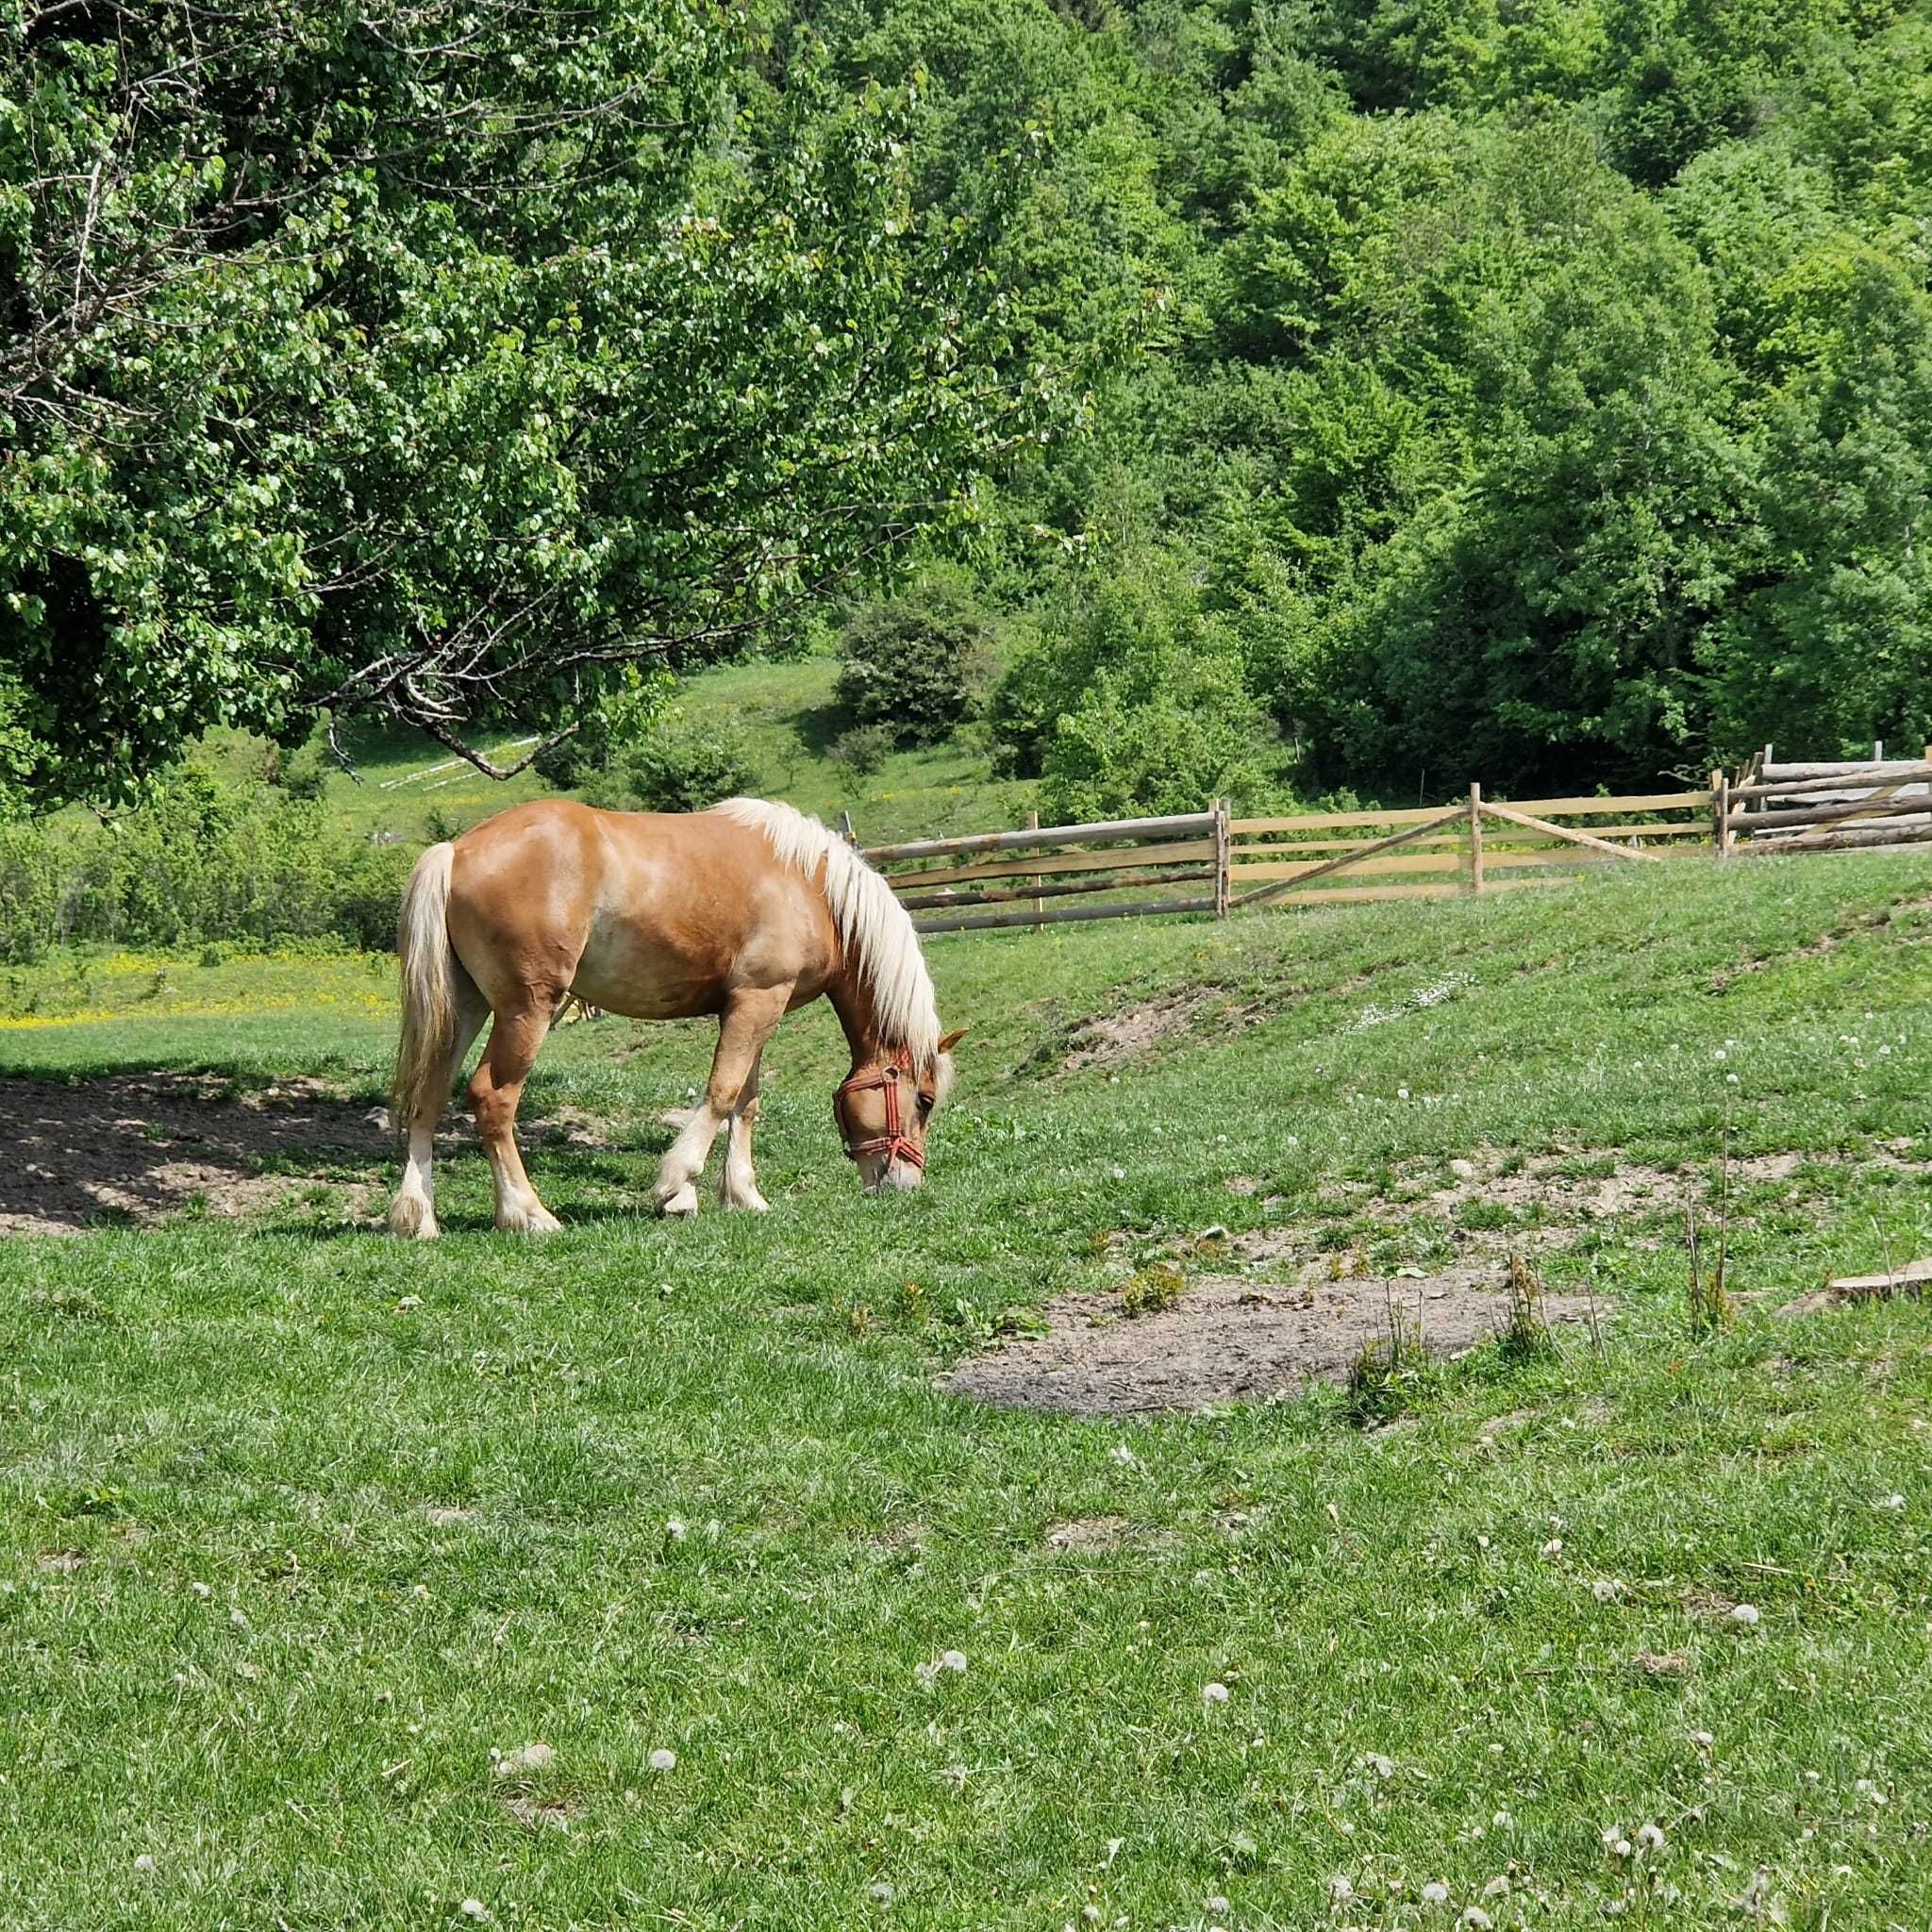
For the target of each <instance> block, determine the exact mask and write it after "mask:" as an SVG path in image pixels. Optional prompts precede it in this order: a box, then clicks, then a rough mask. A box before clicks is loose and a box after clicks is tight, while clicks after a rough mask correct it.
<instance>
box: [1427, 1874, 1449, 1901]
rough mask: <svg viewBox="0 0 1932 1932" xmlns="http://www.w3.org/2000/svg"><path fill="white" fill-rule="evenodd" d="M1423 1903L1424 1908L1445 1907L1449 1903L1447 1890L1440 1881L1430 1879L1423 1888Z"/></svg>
mask: <svg viewBox="0 0 1932 1932" xmlns="http://www.w3.org/2000/svg"><path fill="white" fill-rule="evenodd" d="M1423 1903H1424V1905H1425V1906H1446V1905H1447V1904H1448V1903H1449V1888H1448V1887H1447V1886H1446V1885H1444V1884H1443V1883H1442V1882H1441V1880H1440V1879H1437V1878H1432V1879H1430V1880H1429V1882H1428V1883H1427V1884H1426V1885H1425V1886H1424V1887H1423Z"/></svg>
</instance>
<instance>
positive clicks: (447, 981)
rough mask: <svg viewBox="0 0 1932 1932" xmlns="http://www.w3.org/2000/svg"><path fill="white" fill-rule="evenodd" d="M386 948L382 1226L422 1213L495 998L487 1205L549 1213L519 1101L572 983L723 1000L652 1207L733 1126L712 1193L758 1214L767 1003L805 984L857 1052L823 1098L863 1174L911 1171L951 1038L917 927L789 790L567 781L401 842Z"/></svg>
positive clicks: (424, 1230) (941, 1085)
mask: <svg viewBox="0 0 1932 1932" xmlns="http://www.w3.org/2000/svg"><path fill="white" fill-rule="evenodd" d="M396 946H397V951H398V952H400V953H401V955H402V960H403V1025H402V1039H401V1042H400V1044H399V1045H398V1047H397V1051H396V1078H395V1093H394V1099H393V1104H392V1106H391V1114H390V1117H391V1120H392V1121H393V1122H394V1124H395V1125H396V1128H397V1130H398V1132H400V1133H402V1134H404V1135H406V1136H407V1140H408V1158H407V1161H406V1164H405V1166H404V1169H403V1184H402V1186H401V1188H400V1189H399V1190H398V1191H397V1192H396V1197H395V1199H394V1201H393V1202H392V1203H391V1206H390V1210H389V1224H390V1226H391V1229H392V1230H393V1231H394V1232H395V1233H397V1234H400V1235H410V1236H415V1237H418V1238H420V1239H427V1238H428V1237H430V1236H432V1235H434V1234H435V1233H436V1232H437V1225H436V1210H435V1208H434V1207H433V1206H432V1205H431V1197H430V1173H429V1171H430V1154H431V1150H432V1147H433V1144H434V1136H435V1132H436V1124H437V1122H438V1121H439V1120H440V1119H441V1116H442V1112H443V1109H444V1108H446V1107H447V1106H448V1105H449V1096H450V1089H451V1088H452V1086H453V1085H454V1084H455V1082H456V1077H457V1075H458V1073H459V1072H460V1071H461V1070H462V1064H463V1060H464V1058H465V1056H466V1055H467V1054H468V1052H469V1049H470V1044H471V1042H472V1041H474V1040H475V1037H476V1035H477V1033H478V1032H479V1031H480V1030H481V1028H482V1025H483V1022H484V1020H485V1019H486V1018H488V1017H491V1016H492V1015H493V1016H494V1024H493V1025H492V1026H491V1032H490V1044H489V1047H488V1049H487V1051H486V1052H485V1053H484V1055H483V1058H482V1059H481V1061H480V1062H479V1063H478V1065H477V1068H476V1072H475V1076H474V1077H473V1078H472V1079H471V1081H470V1090H469V1091H470V1102H471V1105H472V1106H473V1107H474V1108H475V1114H476V1129H477V1133H478V1135H479V1137H480V1138H481V1140H482V1142H483V1148H484V1151H485V1153H487V1154H488V1155H489V1157H490V1168H491V1174H493V1175H494V1177H495V1181H496V1224H497V1226H498V1227H505V1228H515V1229H519V1230H521V1231H523V1232H525V1233H529V1234H536V1233H541V1232H546V1231H547V1230H549V1229H551V1228H554V1227H556V1226H557V1225H558V1223H557V1220H556V1218H555V1217H554V1216H553V1215H552V1214H551V1213H550V1211H549V1210H548V1209H547V1208H545V1207H544V1206H543V1204H542V1203H541V1201H539V1200H538V1198H537V1193H536V1190H535V1189H534V1188H532V1187H531V1186H530V1181H529V1176H528V1175H527V1174H525V1172H524V1163H523V1161H522V1159H521V1158H519V1157H518V1153H517V1142H516V1131H515V1128H516V1113H517V1102H518V1100H519V1098H520V1097H521V1096H522V1094H523V1091H524V1082H525V1080H526V1079H528V1077H529V1074H530V1068H531V1066H532V1065H533V1064H534V1062H535V1061H536V1058H537V1051H538V1049H539V1048H540V1047H541V1045H542V1044H543V1036H544V1035H545V1034H546V1033H547V1032H549V1030H550V1027H551V1025H552V1024H553V1023H554V1022H555V1020H556V1018H557V1015H558V1011H559V1010H560V1009H561V1008H562V1007H563V1005H564V1003H565V1001H566V1000H568V999H569V998H570V997H571V996H572V995H573V994H575V996H576V997H577V998H578V999H579V1000H581V1001H583V1002H584V1003H585V1004H587V1005H589V1006H593V1007H600V1008H605V1009H606V1010H608V1011H610V1012H615V1013H627V1014H629V1015H630V1016H631V1017H632V1018H634V1019H640V1020H676V1019H688V1018H690V1017H691V1016H692V1015H694V1014H698V1013H715V1014H717V1016H718V1050H717V1053H716V1055H715V1056H714V1058H712V1061H711V1077H710V1080H709V1082H708V1084H707V1086H706V1089H705V1094H704V1098H703V1099H702V1100H701V1101H700V1102H699V1104H698V1106H697V1108H696V1109H695V1110H694V1111H693V1112H692V1114H691V1117H690V1119H689V1120H688V1121H687V1122H686V1123H685V1124H684V1126H683V1128H682V1130H681V1131H680V1132H679V1134H678V1136H677V1139H676V1140H675V1141H674V1142H673V1143H672V1146H671V1148H670V1151H669V1152H668V1153H666V1155H665V1156H664V1159H663V1163H662V1165H661V1166H660V1167H659V1168H658V1178H657V1182H656V1184H655V1186H654V1187H653V1189H652V1196H653V1198H654V1199H655V1201H656V1202H657V1205H658V1208H659V1209H660V1210H661V1211H662V1212H663V1213H666V1214H695V1213H696V1212H697V1206H698V1197H697V1189H696V1185H695V1183H696V1181H697V1179H698V1176H699V1175H700V1174H703V1173H704V1170H705V1162H706V1161H707V1160H708V1158H709V1157H710V1152H711V1145H712V1142H713V1141H716V1139H717V1138H718V1134H719V1131H720V1129H721V1128H725V1127H727V1126H728V1128H729V1137H728V1141H727V1145H726V1150H725V1158H724V1186H723V1196H724V1203H725V1205H726V1206H727V1207H731V1208H749V1209H751V1210H752V1211H754V1212H758V1213H762V1212H763V1211H764V1208H765V1205H766V1204H765V1200H764V1197H763V1196H762V1195H761V1194H760V1193H759V1192H758V1182H757V1180H756V1178H755V1177H754V1175H753V1173H752V1162H751V1133H752V1125H753V1123H754V1122H755V1121H756V1120H757V1118H758V1061H759V1057H760V1056H761V1055H762V1054H763V1052H764V1050H765V1042H766V1041H768V1040H770V1039H771V1037H772V1034H773V1031H774V1028H775V1027H776V1026H777V1024H778V1022H779V1021H780V1020H782V1019H783V1018H784V1017H785V1015H786V1014H787V1013H789V1012H790V1011H791V1009H792V1008H794V1007H802V1006H804V1005H805V1004H806V1003H807V1002H808V1001H809V1000H815V999H817V998H818V997H819V996H820V995H821V994H824V996H825V997H826V998H827V999H829V1000H830V1001H831V1003H832V1008H833V1010H834V1011H835V1012H836V1013H837V1014H838V1016H839V1023H840V1024H841V1026H842V1027H843V1028H844V1029H845V1038H846V1041H847V1042H848V1043H849V1044H850V1046H851V1049H852V1071H851V1074H849V1076H848V1077H847V1078H846V1079H845V1081H844V1082H843V1083H842V1084H841V1086H840V1088H839V1090H838V1091H837V1092H836V1093H835V1094H834V1096H833V1101H832V1111H833V1116H834V1118H835V1120H836V1121H837V1123H838V1126H839V1132H840V1136H841V1139H842V1140H843V1141H844V1143H845V1152H846V1153H847V1155H848V1156H850V1157H851V1158H852V1159H853V1160H854V1161H855V1162H856V1163H857V1164H858V1174H859V1178H860V1179H861V1180H862V1181H863V1182H864V1184H865V1188H866V1191H868V1192H872V1191H875V1190H877V1189H879V1188H916V1187H917V1186H918V1185H919V1182H920V1177H921V1174H922V1173H923V1171H924V1166H925V1130H926V1124H927V1123H928V1121H929V1120H930V1119H931V1117H932V1114H933V1112H934V1110H935V1109H936V1108H938V1106H939V1105H940V1102H941V1100H942V1099H943V1098H944V1097H945V1091H946V1087H947V1085H948V1083H949V1081H950V1080H951V1078H952V1071H953V1065H952V1058H951V1054H952V1048H953V1046H954V1045H955V1044H956V1043H957V1041H958V1039H959V1035H958V1033H951V1034H948V1035H946V1037H945V1038H944V1039H941V1037H940V1022H939V1014H938V1011H937V1010H936V1008H934V1005H933V992H932V981H931V979H930V978H929V977H928V976H927V974H926V970H925V961H924V958H923V957H922V956H921V954H920V950H919V937H918V934H917V933H916V932H915V931H914V930H913V925H912V921H911V920H910V919H909V918H908V916H907V912H906V908H904V907H903V906H901V905H900V904H899V902H898V900H896V899H895V898H894V897H893V896H892V891H891V887H890V886H889V885H888V884H887V883H886V881H885V880H884V879H883V878H881V877H880V876H879V874H877V873H875V872H874V871H873V869H872V868H871V867H870V866H869V865H867V864H866V862H865V861H864V859H862V858H859V856H858V853H857V852H855V851H854V850H853V849H852V847H851V846H850V845H848V844H846V842H845V841H843V840H842V839H841V838H839V837H837V836H836V835H835V834H833V833H831V832H828V831H827V830H826V829H825V827H824V825H822V824H819V822H818V821H817V820H816V819H808V818H806V817H805V816H804V815H803V814H801V813H799V812H797V811H794V810H793V809H792V808H791V807H790V806H789V805H772V804H767V803H765V802H763V801H762V800H759V799H756V798H733V799H727V800H726V801H725V802H724V804H723V805H720V806H717V807H714V808H712V809H711V810H709V811H704V812H693V813H689V814H671V813H664V812H614V811H593V810H592V809H591V808H590V807H589V806H583V805H577V804H575V803H573V802H572V801H570V800H567V799H544V800H541V801H540V802H539V803H537V804H534V805H521V806H517V807H515V808H513V809H511V810H509V811H506V812H503V813H500V814H499V815H498V816H497V817H495V818H492V819H486V820H485V821H484V823H483V824H480V825H477V826H476V827H475V829H474V830H471V831H468V832H465V833H464V834H463V836H462V837H461V838H460V839H457V840H454V841H446V842H444V843H442V844H441V845H432V846H431V847H430V848H429V850H428V851H427V852H425V854H424V855H423V857H422V858H420V859H418V860H417V862H416V869H415V871H414V872H412V873H411V874H409V883H408V888H407V890H406V891H405V892H404V894H403V909H402V920H401V924H400V926H399V929H398V933H397V941H396Z"/></svg>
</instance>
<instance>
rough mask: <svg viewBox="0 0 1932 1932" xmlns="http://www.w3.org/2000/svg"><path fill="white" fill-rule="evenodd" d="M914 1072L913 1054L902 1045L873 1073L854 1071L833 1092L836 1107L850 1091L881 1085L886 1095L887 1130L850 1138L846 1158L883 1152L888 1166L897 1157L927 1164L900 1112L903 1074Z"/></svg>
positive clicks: (911, 1164) (915, 1164)
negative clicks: (869, 1136) (866, 1138)
mask: <svg viewBox="0 0 1932 1932" xmlns="http://www.w3.org/2000/svg"><path fill="white" fill-rule="evenodd" d="M911 1072H912V1056H911V1054H910V1053H909V1052H908V1050H907V1049H906V1048H905V1047H903V1046H902V1047H901V1048H900V1049H899V1051H898V1052H897V1053H895V1054H894V1055H893V1056H892V1058H891V1059H889V1060H883V1061H881V1062H880V1064H879V1065H878V1067H877V1068H875V1069H874V1071H873V1072H872V1073H869V1074H853V1076H852V1077H851V1078H850V1079H849V1080H844V1081H841V1083H840V1085H839V1087H838V1090H837V1091H835V1092H834V1093H833V1095H832V1099H833V1102H834V1107H835V1110H836V1105H837V1103H838V1102H839V1101H841V1100H843V1099H844V1098H845V1096H846V1095H847V1094H848V1093H867V1092H870V1091H872V1090H873V1089H874V1088H878V1089H880V1090H881V1091H883V1092H884V1094H885V1096H886V1131H885V1132H884V1133H883V1134H879V1135H875V1136H874V1138H873V1139H872V1140H870V1141H853V1142H848V1143H847V1145H846V1148H845V1158H846V1159H848V1160H858V1159H860V1158H863V1157H864V1156H866V1155H868V1154H877V1153H880V1152H883V1153H884V1155H885V1157H886V1165H887V1166H888V1167H890V1166H891V1164H892V1162H893V1161H895V1160H903V1161H904V1162H905V1163H906V1164H907V1166H908V1167H918V1168H923V1167H924V1165H925V1153H924V1149H922V1148H920V1147H917V1146H915V1145H914V1144H913V1142H912V1141H908V1139H907V1138H906V1133H905V1128H904V1124H903V1122H902V1120H901V1118H900V1113H899V1078H900V1075H901V1074H910V1073H911ZM840 1132H841V1135H842V1134H843V1132H844V1122H843V1121H842V1120H841V1122H840Z"/></svg>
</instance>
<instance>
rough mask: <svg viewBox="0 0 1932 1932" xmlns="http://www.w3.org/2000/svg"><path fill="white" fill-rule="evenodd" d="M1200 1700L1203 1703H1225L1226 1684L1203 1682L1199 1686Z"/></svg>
mask: <svg viewBox="0 0 1932 1932" xmlns="http://www.w3.org/2000/svg"><path fill="white" fill-rule="evenodd" d="M1201 1702H1202V1703H1203V1704H1225V1703H1226V1702H1227V1686H1226V1685H1225V1684H1203V1685H1202V1686H1201Z"/></svg>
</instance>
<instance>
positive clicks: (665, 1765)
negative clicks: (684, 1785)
mask: <svg viewBox="0 0 1932 1932" xmlns="http://www.w3.org/2000/svg"><path fill="white" fill-rule="evenodd" d="M644 1762H645V1763H646V1764H648V1765H649V1766H650V1767H651V1769H652V1770H653V1771H675V1770H676V1769H677V1753H676V1752H675V1751H667V1750H665V1748H664V1747H663V1745H661V1744H659V1745H658V1748H657V1749H656V1750H655V1751H653V1752H652V1753H651V1755H650V1756H649V1757H647V1758H645V1759H644Z"/></svg>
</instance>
